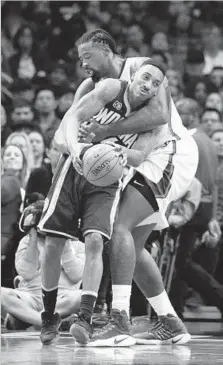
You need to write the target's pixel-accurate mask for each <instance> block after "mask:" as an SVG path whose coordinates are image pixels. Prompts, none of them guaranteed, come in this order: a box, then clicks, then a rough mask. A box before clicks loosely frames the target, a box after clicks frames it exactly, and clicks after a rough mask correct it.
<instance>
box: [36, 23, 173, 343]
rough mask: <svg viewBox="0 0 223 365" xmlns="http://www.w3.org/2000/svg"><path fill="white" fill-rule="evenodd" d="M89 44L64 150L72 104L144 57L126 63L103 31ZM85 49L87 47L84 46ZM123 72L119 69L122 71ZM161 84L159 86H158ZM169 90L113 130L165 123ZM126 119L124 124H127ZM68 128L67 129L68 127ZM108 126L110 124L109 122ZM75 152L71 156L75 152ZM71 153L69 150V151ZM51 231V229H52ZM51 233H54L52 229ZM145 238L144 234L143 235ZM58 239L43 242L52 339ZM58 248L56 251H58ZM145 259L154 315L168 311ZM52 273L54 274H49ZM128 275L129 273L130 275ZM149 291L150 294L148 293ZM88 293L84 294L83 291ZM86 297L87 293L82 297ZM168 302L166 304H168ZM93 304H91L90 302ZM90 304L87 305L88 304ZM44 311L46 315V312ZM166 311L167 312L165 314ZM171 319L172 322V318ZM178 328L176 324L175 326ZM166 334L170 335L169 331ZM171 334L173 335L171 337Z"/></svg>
mask: <svg viewBox="0 0 223 365" xmlns="http://www.w3.org/2000/svg"><path fill="white" fill-rule="evenodd" d="M86 44H87V45H88V46H89V45H90V46H91V49H90V52H85V54H84V57H85V58H86V59H87V58H89V59H90V58H91V57H92V59H91V60H89V63H90V64H92V63H93V66H92V67H89V66H88V64H89V63H87V62H86V60H84V62H83V66H84V67H85V68H86V69H88V71H89V75H90V76H92V78H89V79H87V80H85V82H84V83H82V84H81V86H80V87H79V89H78V91H77V93H76V96H75V100H74V104H73V107H71V109H70V110H69V111H68V112H67V114H66V116H65V118H64V119H63V122H62V124H61V128H60V130H61V129H63V130H64V132H65V135H66V138H65V139H67V141H68V143H67V144H64V141H63V138H62V139H61V138H60V137H59V134H57V137H58V138H57V143H58V144H61V147H64V146H65V149H64V151H66V147H67V145H68V147H69V149H70V151H71V152H72V148H73V146H74V144H73V140H72V138H73V135H74V134H75V133H73V132H74V130H73V125H72V123H73V111H74V109H75V105H76V102H77V101H78V100H79V99H80V98H81V97H82V96H83V95H84V94H86V93H87V92H89V91H90V90H92V89H93V88H94V82H95V81H97V80H99V79H100V78H101V77H105V76H108V77H113V78H119V76H122V77H123V78H124V79H126V80H127V81H129V80H130V76H131V74H132V72H133V69H134V67H136V68H137V63H138V66H139V65H140V64H141V63H142V62H143V61H144V60H145V59H143V58H139V59H137V58H136V59H135V58H134V59H128V60H126V62H125V61H124V60H123V59H122V58H121V57H120V56H119V55H117V52H116V50H115V43H114V40H113V39H112V38H111V37H110V36H109V35H108V34H107V33H106V32H104V31H101V30H99V31H95V32H92V33H91V34H88V35H87V36H85V39H82V45H83V46H84V45H86ZM85 51H86V49H85ZM121 71H122V72H121ZM121 74H122V75H121ZM161 86H162V85H161ZM167 94H168V92H166V91H165V90H163V89H162V88H161V87H160V89H159V92H158V94H157V97H154V98H152V99H151V101H150V102H149V104H148V105H146V106H145V107H144V108H142V109H140V110H139V111H137V112H136V113H135V115H134V118H132V117H129V118H128V119H126V120H125V121H123V122H122V126H121V129H123V131H122V130H120V131H119V132H117V131H116V132H115V133H116V134H121V133H135V131H136V132H141V131H146V130H150V129H153V128H154V127H157V126H158V125H162V124H165V123H166V122H167V121H168V117H169V114H170V109H171V108H170V107H169V105H168V95H167ZM136 120H137V124H136ZM126 122H127V123H126ZM69 127H70V128H69ZM94 127H95V126H94ZM109 127H110V125H109ZM113 133H114V131H113V132H110V131H109V133H108V135H112V134H113ZM75 143H76V139H75ZM74 152H75V154H76V153H77V151H74ZM75 154H74V155H75ZM71 155H72V153H71ZM65 209H66V212H67V214H69V209H67V207H66V206H65ZM51 232H52V230H51ZM52 233H53V232H52ZM146 238H147V235H146ZM144 241H145V240H144V238H143V243H144ZM61 242H63V240H62V239H61V238H60V239H59V238H58V237H54V238H52V237H48V238H47V241H46V252H45V265H44V267H43V284H44V287H45V290H44V289H43V294H44V296H45V302H44V307H45V313H44V314H43V319H44V317H45V316H46V319H48V322H47V323H48V324H47V323H46V321H45V323H43V332H45V334H46V336H48V337H49V336H51V338H52V340H53V339H54V338H55V337H56V335H57V332H58V320H57V318H55V315H53V313H54V308H55V302H56V288H57V282H58V279H57V275H58V273H57V269H56V267H57V261H58V256H60V250H61V248H60V247H61ZM58 251H59V253H58ZM148 260H149V261H150V262H149V264H150V269H149V270H150V272H149V276H150V280H151V288H150V289H152V290H151V292H150V295H148V297H155V296H157V295H156V294H154V292H157V291H158V294H160V293H161V295H158V297H159V298H155V299H156V300H154V302H153V304H152V305H153V308H154V309H155V311H156V312H157V314H159V313H160V311H161V308H162V309H163V308H164V307H165V308H167V310H168V313H169V312H170V307H171V304H170V303H169V301H168V298H166V293H165V291H164V289H163V286H162V280H161V276H160V273H159V270H158V269H157V267H154V262H153V261H151V258H150V257H149V258H148ZM52 272H53V275H52ZM55 273H57V275H55ZM130 276H131V275H130ZM151 293H152V295H151ZM91 294H95V293H91ZM86 295H87V294H86ZM92 296H93V297H94V295H90V296H89V297H88V298H87V299H88V303H89V300H91V302H94V301H95V299H94V300H92ZM85 298H86V296H85ZM167 304H168V305H167ZM91 306H92V303H91ZM88 307H89V305H88ZM46 313H47V315H46ZM168 313H167V314H168ZM172 322H173V321H172ZM177 324H179V323H178V322H177V323H172V331H174V330H176V328H177ZM178 327H179V325H178ZM168 335H169V337H170V338H171V336H172V333H168ZM172 337H173V336H172Z"/></svg>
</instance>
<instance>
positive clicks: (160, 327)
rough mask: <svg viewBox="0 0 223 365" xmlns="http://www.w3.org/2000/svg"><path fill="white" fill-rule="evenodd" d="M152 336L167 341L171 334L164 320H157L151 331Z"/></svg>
mask: <svg viewBox="0 0 223 365" xmlns="http://www.w3.org/2000/svg"><path fill="white" fill-rule="evenodd" d="M151 332H152V334H153V335H154V336H156V337H158V338H159V339H162V340H163V339H167V338H169V337H170V336H171V334H172V332H171V329H170V328H169V325H168V323H167V321H166V320H165V318H162V319H161V318H159V320H158V322H157V323H156V324H155V326H154V327H153V329H152V331H151Z"/></svg>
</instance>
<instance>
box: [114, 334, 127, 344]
mask: <svg viewBox="0 0 223 365" xmlns="http://www.w3.org/2000/svg"><path fill="white" fill-rule="evenodd" d="M127 339H128V337H127V336H126V337H124V338H121V339H120V340H118V339H116V338H115V339H114V344H115V345H117V344H118V343H120V342H123V341H125V340H127Z"/></svg>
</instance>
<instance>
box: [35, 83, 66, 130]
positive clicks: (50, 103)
mask: <svg viewBox="0 0 223 365" xmlns="http://www.w3.org/2000/svg"><path fill="white" fill-rule="evenodd" d="M56 108H57V102H56V97H55V93H54V91H53V89H52V88H51V87H50V86H45V87H44V86H43V87H42V88H40V89H39V90H38V91H37V93H36V99H35V109H36V111H37V122H38V125H39V127H40V129H41V132H42V133H43V135H44V136H45V137H46V136H47V135H51V134H52V133H55V131H56V130H57V128H58V127H59V124H60V119H58V118H57V116H56Z"/></svg>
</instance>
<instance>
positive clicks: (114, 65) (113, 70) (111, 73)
mask: <svg viewBox="0 0 223 365" xmlns="http://www.w3.org/2000/svg"><path fill="white" fill-rule="evenodd" d="M124 61H125V60H124V58H122V57H121V56H118V55H114V58H113V60H112V62H111V63H110V66H109V70H108V72H107V73H106V76H107V77H111V78H113V79H117V78H119V76H120V73H121V70H122V67H123V63H124Z"/></svg>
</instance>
